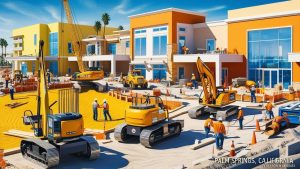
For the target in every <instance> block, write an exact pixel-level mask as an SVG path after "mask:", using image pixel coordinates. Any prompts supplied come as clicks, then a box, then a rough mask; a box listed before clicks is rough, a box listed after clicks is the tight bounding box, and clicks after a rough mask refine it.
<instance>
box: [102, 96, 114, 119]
mask: <svg viewBox="0 0 300 169" xmlns="http://www.w3.org/2000/svg"><path fill="white" fill-rule="evenodd" d="M100 108H103V114H104V118H105V121H106V120H107V116H108V117H109V119H110V121H112V118H111V116H110V114H109V105H108V103H107V101H106V100H105V99H104V100H103V104H102V105H101V106H100Z"/></svg>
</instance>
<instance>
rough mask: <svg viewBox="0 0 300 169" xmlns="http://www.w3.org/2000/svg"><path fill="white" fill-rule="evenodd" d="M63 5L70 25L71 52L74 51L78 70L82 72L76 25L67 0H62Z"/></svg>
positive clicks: (83, 69) (80, 45) (79, 43)
mask: <svg viewBox="0 0 300 169" xmlns="http://www.w3.org/2000/svg"><path fill="white" fill-rule="evenodd" d="M63 5H64V9H65V13H66V17H67V22H68V23H69V24H71V25H72V36H71V38H72V48H73V52H74V54H75V56H76V57H77V64H78V68H79V71H80V72H84V71H85V68H84V64H83V61H82V53H81V47H82V44H81V42H80V40H79V39H78V36H77V34H76V25H75V24H74V22H73V18H72V13H71V8H70V5H69V0H63Z"/></svg>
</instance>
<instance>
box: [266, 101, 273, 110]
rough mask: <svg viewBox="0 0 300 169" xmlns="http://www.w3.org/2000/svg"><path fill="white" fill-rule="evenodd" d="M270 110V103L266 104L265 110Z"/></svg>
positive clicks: (271, 106)
mask: <svg viewBox="0 0 300 169" xmlns="http://www.w3.org/2000/svg"><path fill="white" fill-rule="evenodd" d="M272 108H273V105H272V103H268V104H267V105H266V110H268V111H271V110H272Z"/></svg>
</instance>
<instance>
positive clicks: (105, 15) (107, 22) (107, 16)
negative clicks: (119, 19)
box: [102, 13, 110, 36]
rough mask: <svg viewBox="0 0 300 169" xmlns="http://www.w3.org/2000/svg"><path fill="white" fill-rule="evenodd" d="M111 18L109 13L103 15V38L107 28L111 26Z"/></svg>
mask: <svg viewBox="0 0 300 169" xmlns="http://www.w3.org/2000/svg"><path fill="white" fill-rule="evenodd" d="M109 21H110V16H109V15H108V13H104V14H102V22H103V24H104V30H103V36H104V35H105V26H106V25H108V24H109Z"/></svg>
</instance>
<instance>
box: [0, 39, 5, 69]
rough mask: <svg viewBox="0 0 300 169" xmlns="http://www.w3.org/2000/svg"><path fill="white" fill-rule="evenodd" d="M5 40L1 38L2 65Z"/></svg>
mask: <svg viewBox="0 0 300 169" xmlns="http://www.w3.org/2000/svg"><path fill="white" fill-rule="evenodd" d="M4 41H5V40H4V39H2V38H0V46H1V65H2V63H3V47H4Z"/></svg>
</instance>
